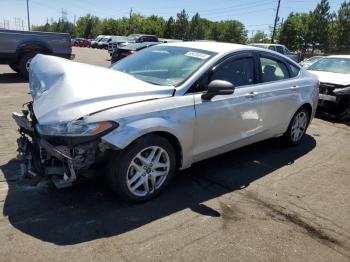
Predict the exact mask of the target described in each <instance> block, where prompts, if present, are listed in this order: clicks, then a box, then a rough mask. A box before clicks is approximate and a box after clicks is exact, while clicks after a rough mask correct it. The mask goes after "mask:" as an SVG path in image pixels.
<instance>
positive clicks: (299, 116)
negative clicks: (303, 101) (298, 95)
mask: <svg viewBox="0 0 350 262" xmlns="http://www.w3.org/2000/svg"><path fill="white" fill-rule="evenodd" d="M309 122H310V112H309V110H308V109H307V108H306V107H305V106H303V107H301V108H300V109H299V110H298V111H297V112H296V113H295V114H294V116H293V118H292V120H291V121H290V124H289V126H288V130H287V132H286V133H284V139H285V141H286V142H287V143H288V145H292V146H295V145H298V144H299V143H300V142H301V140H302V139H303V137H304V135H305V133H306V130H307V127H308V126H309Z"/></svg>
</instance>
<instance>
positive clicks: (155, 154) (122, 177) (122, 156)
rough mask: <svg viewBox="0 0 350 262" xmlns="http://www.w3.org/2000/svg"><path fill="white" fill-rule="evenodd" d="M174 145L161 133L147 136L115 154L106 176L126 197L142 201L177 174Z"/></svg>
mask: <svg viewBox="0 0 350 262" xmlns="http://www.w3.org/2000/svg"><path fill="white" fill-rule="evenodd" d="M175 167H176V157H175V151H174V148H173V146H172V145H171V144H170V143H169V141H168V140H167V139H165V138H164V137H162V136H159V135H146V136H143V137H141V138H139V139H138V140H136V141H135V142H133V143H132V144H131V145H130V146H129V147H128V148H127V149H125V150H123V151H120V152H115V153H114V154H112V156H111V159H110V161H109V165H108V170H107V178H108V180H109V182H110V185H111V187H112V189H113V190H114V191H115V192H116V193H117V194H118V195H119V196H120V197H122V198H123V199H124V200H126V201H129V202H143V201H146V200H149V199H151V198H154V197H155V196H157V195H158V194H159V193H160V192H161V191H162V190H163V189H164V188H165V187H166V186H167V185H168V184H169V182H170V181H171V179H172V177H173V176H174V173H175Z"/></svg>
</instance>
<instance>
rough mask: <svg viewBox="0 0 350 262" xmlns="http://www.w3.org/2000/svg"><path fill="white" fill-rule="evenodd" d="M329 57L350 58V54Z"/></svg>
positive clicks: (330, 56)
mask: <svg viewBox="0 0 350 262" xmlns="http://www.w3.org/2000/svg"><path fill="white" fill-rule="evenodd" d="M327 57H329V58H347V59H350V55H329V56H327Z"/></svg>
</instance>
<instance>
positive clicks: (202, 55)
mask: <svg viewBox="0 0 350 262" xmlns="http://www.w3.org/2000/svg"><path fill="white" fill-rule="evenodd" d="M185 56H190V57H194V58H198V59H203V60H204V59H207V58H208V57H209V56H210V55H207V54H203V53H198V52H193V51H189V52H187V53H186V54H185Z"/></svg>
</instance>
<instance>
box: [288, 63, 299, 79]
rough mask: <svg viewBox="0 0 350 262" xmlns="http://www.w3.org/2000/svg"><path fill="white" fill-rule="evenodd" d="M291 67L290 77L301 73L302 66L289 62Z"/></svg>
mask: <svg viewBox="0 0 350 262" xmlns="http://www.w3.org/2000/svg"><path fill="white" fill-rule="evenodd" d="M289 67H290V77H296V76H298V75H299V71H300V68H298V67H297V66H295V65H293V64H289Z"/></svg>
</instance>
